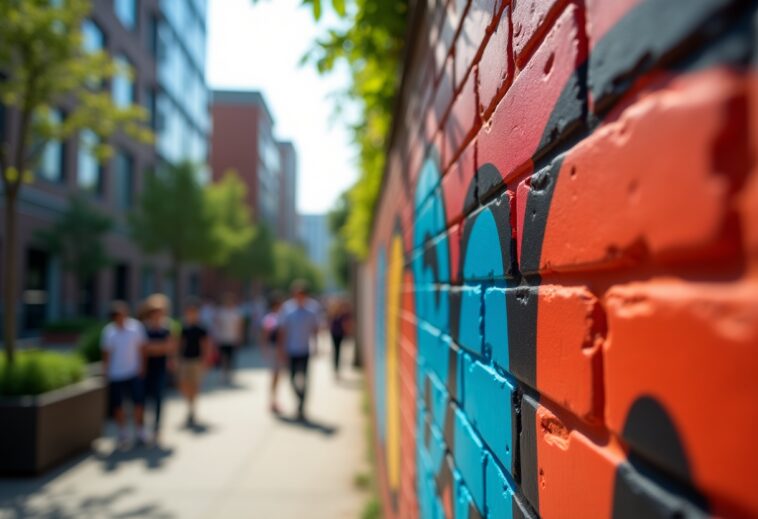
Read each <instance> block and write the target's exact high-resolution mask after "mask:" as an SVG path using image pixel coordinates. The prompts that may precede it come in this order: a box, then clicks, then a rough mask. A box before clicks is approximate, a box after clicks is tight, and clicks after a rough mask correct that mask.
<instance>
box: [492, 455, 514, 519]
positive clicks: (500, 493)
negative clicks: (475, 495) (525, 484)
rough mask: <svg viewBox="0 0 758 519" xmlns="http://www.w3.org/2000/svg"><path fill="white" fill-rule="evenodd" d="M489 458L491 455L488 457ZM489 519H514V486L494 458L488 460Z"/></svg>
mask: <svg viewBox="0 0 758 519" xmlns="http://www.w3.org/2000/svg"><path fill="white" fill-rule="evenodd" d="M488 456H489V455H488ZM486 473H487V477H486V478H485V479H486V482H487V492H486V494H487V496H486V498H487V499H486V500H487V517H492V518H493V519H494V518H495V517H497V518H498V519H512V518H513V488H514V487H513V485H512V483H511V482H510V481H509V480H508V478H506V477H505V476H504V475H503V472H502V471H501V470H500V467H498V466H497V463H495V462H494V461H493V460H492V458H490V457H488V458H487V468H486Z"/></svg>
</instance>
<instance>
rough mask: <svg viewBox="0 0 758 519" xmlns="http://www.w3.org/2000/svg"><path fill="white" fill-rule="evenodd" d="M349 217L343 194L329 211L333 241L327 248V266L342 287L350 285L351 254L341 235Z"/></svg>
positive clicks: (348, 200) (346, 202)
mask: <svg viewBox="0 0 758 519" xmlns="http://www.w3.org/2000/svg"><path fill="white" fill-rule="evenodd" d="M349 215H350V199H349V198H348V196H347V193H345V194H343V195H342V196H341V197H340V199H339V200H338V201H337V204H336V205H335V206H334V207H333V208H332V210H331V211H329V215H328V221H329V230H330V231H331V233H332V236H333V237H334V239H332V242H331V244H330V246H329V264H330V267H331V270H332V274H333V275H334V279H335V280H337V283H339V284H340V286H342V287H347V286H349V284H350V262H351V261H352V254H351V253H350V251H349V250H348V249H347V241H346V240H345V237H344V235H343V232H342V231H343V229H344V228H345V225H346V223H347V221H348V217H349Z"/></svg>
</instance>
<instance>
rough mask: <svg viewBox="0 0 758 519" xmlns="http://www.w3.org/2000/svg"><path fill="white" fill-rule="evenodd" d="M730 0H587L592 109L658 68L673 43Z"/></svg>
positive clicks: (602, 106)
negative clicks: (637, 78)
mask: <svg viewBox="0 0 758 519" xmlns="http://www.w3.org/2000/svg"><path fill="white" fill-rule="evenodd" d="M735 3H738V2H735V1H733V0H696V1H693V0H653V1H644V2H640V1H639V0H621V1H618V2H607V1H605V0H589V1H588V2H587V26H588V28H589V39H590V47H591V48H592V53H591V54H590V58H589V71H588V83H589V89H590V93H591V97H592V99H593V100H594V107H593V110H594V111H595V112H596V113H602V112H603V111H605V110H606V109H608V108H609V107H610V106H611V104H612V102H613V101H614V100H615V99H617V98H618V97H619V96H620V95H622V94H623V93H624V92H626V91H628V90H629V89H630V88H631V86H632V85H633V83H634V79H635V77H639V76H640V75H641V74H643V73H645V72H647V71H649V70H651V69H653V68H655V67H658V66H661V62H662V61H664V60H665V59H666V58H667V57H668V56H669V55H670V54H671V53H672V50H674V49H676V47H677V46H679V45H682V44H683V43H684V42H685V41H686V40H687V39H688V38H690V37H691V36H692V35H695V34H698V32H699V31H701V30H702V29H703V28H704V27H705V25H706V24H707V23H712V22H713V21H714V18H717V17H718V13H719V12H720V11H723V10H724V9H725V8H726V7H728V6H729V5H731V4H735Z"/></svg>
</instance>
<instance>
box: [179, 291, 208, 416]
mask: <svg viewBox="0 0 758 519" xmlns="http://www.w3.org/2000/svg"><path fill="white" fill-rule="evenodd" d="M178 353H179V388H180V390H181V392H182V394H183V395H184V398H185V399H186V401H187V427H194V426H195V425H196V424H197V419H196V414H195V403H196V400H197V396H198V394H199V393H200V384H201V383H202V381H203V374H204V372H205V365H204V362H205V361H206V360H207V359H208V358H209V354H210V340H209V338H208V331H207V330H206V329H205V328H204V327H203V326H202V325H201V324H200V306H199V304H198V303H197V302H195V301H190V302H188V303H187V304H186V305H185V307H184V319H183V322H182V334H181V339H180V341H179V352H178Z"/></svg>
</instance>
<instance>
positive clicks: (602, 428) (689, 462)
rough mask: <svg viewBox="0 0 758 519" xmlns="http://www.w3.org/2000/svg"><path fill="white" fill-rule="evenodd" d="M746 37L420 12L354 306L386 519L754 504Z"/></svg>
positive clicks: (752, 100) (569, 10)
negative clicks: (364, 351)
mask: <svg viewBox="0 0 758 519" xmlns="http://www.w3.org/2000/svg"><path fill="white" fill-rule="evenodd" d="M757 29H758V16H757V15H756V3H755V2H748V1H731V0H584V1H568V0H510V1H508V0H449V1H447V2H445V1H444V0H438V1H436V2H435V1H434V0H428V3H423V2H422V5H418V6H416V11H415V15H414V17H413V21H412V30H411V31H410V33H409V44H410V52H409V54H408V57H407V63H406V67H405V73H404V81H403V87H402V95H401V101H400V104H399V108H398V110H397V112H396V120H395V128H394V131H393V134H392V141H391V142H392V145H391V148H390V152H389V157H388V164H389V166H388V172H387V175H386V176H385V180H384V185H383V192H382V196H381V200H380V202H379V206H378V214H377V219H376V222H375V227H374V232H373V237H372V245H371V255H370V258H369V260H368V261H367V263H366V265H365V266H364V270H363V275H364V278H363V283H362V297H361V301H362V302H363V305H362V309H361V312H362V317H363V322H364V323H365V326H364V327H363V337H362V340H363V343H364V344H365V345H366V347H367V350H368V352H367V353H368V354H367V357H368V364H369V377H370V380H371V387H372V393H373V401H374V417H375V425H376V428H377V446H376V447H377V448H376V452H377V460H378V466H379V469H380V473H381V488H382V494H383V500H384V503H385V511H386V514H387V516H388V517H403V518H405V517H455V518H475V517H490V518H509V517H533V516H541V517H582V518H584V517H609V516H613V517H630V518H631V517H646V518H647V517H701V516H734V517H742V516H744V517H747V516H757V515H758V491H756V489H755V486H756V483H758V480H757V479H756V476H755V470H754V464H755V461H756V459H758V449H757V448H756V447H755V440H754V438H753V437H752V435H753V432H754V431H755V430H756V426H758V406H757V405H756V403H755V402H756V398H758V377H757V376H756V368H758V355H756V348H758V169H757V166H756V161H755V158H756V153H755V152H756V147H757V143H758V135H756V133H757V132H758V77H756V73H755V70H756V69H755V63H758V52H756V49H757V46H756V38H755V34H754V33H755V31H756V30H757Z"/></svg>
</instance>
